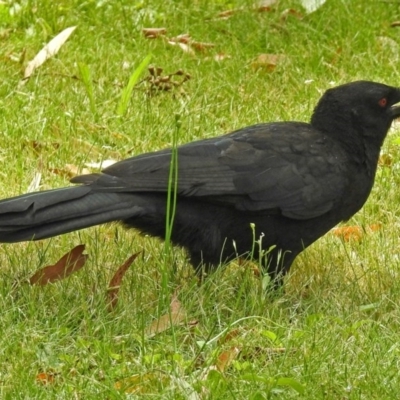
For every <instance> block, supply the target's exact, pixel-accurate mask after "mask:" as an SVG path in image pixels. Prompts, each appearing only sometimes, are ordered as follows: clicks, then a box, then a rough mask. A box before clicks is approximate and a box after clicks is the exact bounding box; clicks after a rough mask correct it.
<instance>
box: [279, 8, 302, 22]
mask: <svg viewBox="0 0 400 400" xmlns="http://www.w3.org/2000/svg"><path fill="white" fill-rule="evenodd" d="M290 16H292V17H295V18H297V19H303V14H302V13H300V12H299V11H297V10H295V9H293V8H287V9H286V10H284V11H283V12H282V14H281V20H283V21H285V20H286V19H287V18H288V17H290Z"/></svg>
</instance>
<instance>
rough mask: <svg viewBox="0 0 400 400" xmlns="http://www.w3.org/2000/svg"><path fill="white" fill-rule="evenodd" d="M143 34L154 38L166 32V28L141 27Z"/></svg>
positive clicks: (148, 37)
mask: <svg viewBox="0 0 400 400" xmlns="http://www.w3.org/2000/svg"><path fill="white" fill-rule="evenodd" d="M142 33H143V35H144V36H145V37H146V38H147V39H155V38H158V37H160V36H162V35H165V34H166V33H167V29H166V28H143V29H142Z"/></svg>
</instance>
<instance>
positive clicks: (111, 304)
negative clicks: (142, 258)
mask: <svg viewBox="0 0 400 400" xmlns="http://www.w3.org/2000/svg"><path fill="white" fill-rule="evenodd" d="M139 254H140V252H138V253H135V254H133V255H132V256H130V257H129V258H128V259H127V260H126V261H125V262H124V263H123V264H122V265H121V266H120V267H119V268H118V270H117V272H116V273H115V274H114V276H113V277H112V279H111V281H110V283H109V285H108V290H107V304H108V310H109V311H112V310H114V309H115V307H116V306H117V303H118V292H119V289H120V287H121V282H122V278H123V277H124V275H125V273H126V271H128V268H129V267H130V266H131V265H132V263H133V262H134V261H135V259H136V258H137V256H138V255H139Z"/></svg>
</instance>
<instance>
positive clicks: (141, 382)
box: [114, 372, 170, 394]
mask: <svg viewBox="0 0 400 400" xmlns="http://www.w3.org/2000/svg"><path fill="white" fill-rule="evenodd" d="M169 383H170V378H169V376H167V375H165V374H162V373H161V372H148V373H146V374H137V375H132V376H130V377H128V378H125V379H122V380H120V381H118V382H116V383H115V384H114V387H115V389H117V390H122V391H124V392H125V393H129V394H146V393H147V394H149V393H152V392H153V391H154V390H155V389H156V388H159V389H164V388H165V387H166V386H168V385H169Z"/></svg>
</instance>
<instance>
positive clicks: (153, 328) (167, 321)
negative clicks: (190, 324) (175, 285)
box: [145, 292, 186, 337]
mask: <svg viewBox="0 0 400 400" xmlns="http://www.w3.org/2000/svg"><path fill="white" fill-rule="evenodd" d="M185 319H186V311H185V309H184V308H183V307H182V305H181V303H180V301H179V300H178V296H177V293H176V292H175V293H174V294H173V296H172V299H171V304H170V312H169V313H167V314H164V315H162V316H161V317H160V318H158V319H157V320H155V321H153V322H152V323H151V324H150V325H149V326H148V327H147V328H146V331H145V332H146V336H147V337H153V336H155V335H156V334H158V333H161V332H164V331H166V330H168V329H169V328H171V327H172V326H175V325H179V324H180V323H181V322H183V321H184V320H185Z"/></svg>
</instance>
